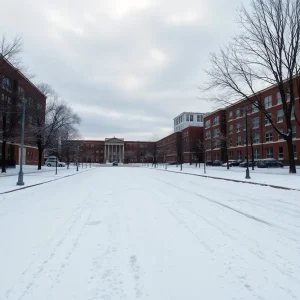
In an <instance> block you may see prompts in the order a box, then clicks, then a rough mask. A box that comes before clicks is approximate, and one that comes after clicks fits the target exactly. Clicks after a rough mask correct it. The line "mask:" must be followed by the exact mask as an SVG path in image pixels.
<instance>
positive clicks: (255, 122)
mask: <svg viewBox="0 0 300 300" xmlns="http://www.w3.org/2000/svg"><path fill="white" fill-rule="evenodd" d="M268 116H269V117H267V116H265V126H268V125H271V122H270V119H271V120H272V118H273V116H272V114H269V115H268ZM283 116H284V113H283V110H282V109H280V110H278V111H277V123H282V122H283ZM259 120H260V117H253V118H252V128H253V129H257V128H259V123H260V121H259ZM291 120H295V114H294V110H293V109H292V115H291ZM242 127H243V129H245V122H243V123H242ZM233 128H234V126H233V124H230V125H229V126H228V132H229V134H232V133H233V131H234V130H233ZM240 131H241V123H240V122H238V123H236V132H240Z"/></svg>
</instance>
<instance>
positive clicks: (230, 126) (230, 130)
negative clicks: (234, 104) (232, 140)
mask: <svg viewBox="0 0 300 300" xmlns="http://www.w3.org/2000/svg"><path fill="white" fill-rule="evenodd" d="M228 131H229V134H232V133H233V125H232V124H230V125H229V129H228Z"/></svg>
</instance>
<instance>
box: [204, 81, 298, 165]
mask: <svg viewBox="0 0 300 300" xmlns="http://www.w3.org/2000/svg"><path fill="white" fill-rule="evenodd" d="M295 90H296V89H295ZM257 98H258V99H259V101H260V103H261V104H262V105H263V106H264V107H265V109H266V110H267V112H268V113H270V116H271V117H272V121H273V122H274V124H275V125H276V127H278V128H279V129H280V130H281V131H282V132H285V133H287V128H286V124H285V118H284V115H283V108H282V103H281V97H280V93H278V88H277V87H274V86H272V87H269V88H267V89H265V90H262V91H261V92H260V93H259V94H258V95H257V96H256V99H257ZM253 99H254V98H253ZM246 110H247V111H248V131H249V133H248V145H249V158H250V159H252V156H253V157H254V159H263V158H275V159H278V160H281V161H283V162H284V163H287V162H288V151H287V145H286V141H285V140H283V138H282V137H281V136H280V135H279V134H278V133H277V132H276V130H275V129H273V127H272V125H271V124H270V122H269V120H268V118H266V117H265V115H264V114H263V113H262V112H260V111H258V109H257V108H256V107H255V106H254V105H251V104H250V103H249V100H244V99H243V100H240V101H238V102H236V103H234V104H233V105H231V106H229V107H227V108H226V110H218V111H215V112H213V113H211V114H209V115H207V116H205V118H204V124H205V125H204V126H205V133H204V135H205V141H209V140H211V141H212V147H211V149H208V150H207V151H206V155H207V161H214V160H222V161H226V155H224V154H225V153H226V150H227V151H228V159H231V160H238V159H240V160H244V159H245V157H246V145H245V142H246V130H245V120H246V119H245V111H246ZM294 111H295V112H296V115H297V112H300V108H299V96H298V95H297V96H296V101H295V107H294ZM221 114H222V115H223V117H221ZM218 116H219V117H220V118H222V119H223V120H224V123H222V124H220V125H222V127H223V128H221V127H220V126H219V125H214V123H213V122H214V120H215V118H217V117H218ZM299 117H300V116H299ZM220 120H221V119H220ZM292 126H293V130H292V137H293V144H294V157H295V159H296V163H297V164H300V127H299V124H298V123H297V122H296V120H295V117H294V112H292ZM215 128H218V129H219V130H220V132H225V135H226V144H224V143H223V146H222V147H217V148H214V145H213V137H214V134H216V138H218V132H216V131H214V129H215ZM222 130H223V131H222ZM251 144H252V147H251ZM252 149H253V155H252Z"/></svg>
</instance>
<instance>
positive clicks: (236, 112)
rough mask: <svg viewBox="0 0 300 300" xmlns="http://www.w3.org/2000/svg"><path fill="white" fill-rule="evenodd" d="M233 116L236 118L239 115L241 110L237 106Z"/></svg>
mask: <svg viewBox="0 0 300 300" xmlns="http://www.w3.org/2000/svg"><path fill="white" fill-rule="evenodd" d="M235 116H236V117H237V118H238V117H240V116H241V110H240V109H239V108H237V109H236V111H235Z"/></svg>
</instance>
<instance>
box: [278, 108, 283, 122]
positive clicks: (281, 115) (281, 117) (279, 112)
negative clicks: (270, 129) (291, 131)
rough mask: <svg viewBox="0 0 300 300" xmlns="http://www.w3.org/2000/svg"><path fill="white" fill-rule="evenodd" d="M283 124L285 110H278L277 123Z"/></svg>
mask: <svg viewBox="0 0 300 300" xmlns="http://www.w3.org/2000/svg"><path fill="white" fill-rule="evenodd" d="M281 122H283V110H282V109H281V110H278V111H277V123H281Z"/></svg>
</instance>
